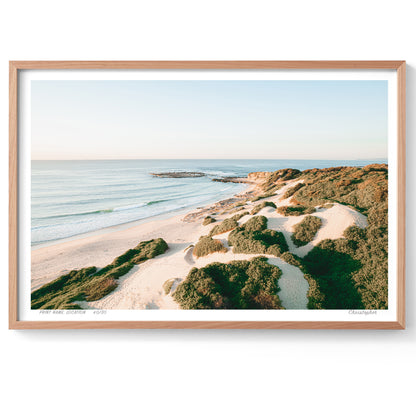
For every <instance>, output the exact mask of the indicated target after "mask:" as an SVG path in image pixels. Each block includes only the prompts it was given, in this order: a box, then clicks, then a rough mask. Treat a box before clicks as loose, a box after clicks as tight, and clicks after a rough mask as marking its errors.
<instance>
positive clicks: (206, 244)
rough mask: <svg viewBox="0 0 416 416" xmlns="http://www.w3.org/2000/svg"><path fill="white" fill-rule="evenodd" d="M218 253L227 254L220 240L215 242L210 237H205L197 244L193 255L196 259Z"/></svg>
mask: <svg viewBox="0 0 416 416" xmlns="http://www.w3.org/2000/svg"><path fill="white" fill-rule="evenodd" d="M216 252H220V253H226V252H227V249H226V248H225V247H224V245H223V244H222V243H221V241H220V240H214V239H213V238H212V237H210V236H203V237H201V238H200V239H199V241H198V242H197V243H196V244H195V248H194V251H193V255H194V256H195V257H204V256H208V254H211V253H216Z"/></svg>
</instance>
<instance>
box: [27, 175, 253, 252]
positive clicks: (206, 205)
mask: <svg viewBox="0 0 416 416" xmlns="http://www.w3.org/2000/svg"><path fill="white" fill-rule="evenodd" d="M239 179H245V178H239ZM224 182H232V183H239V184H241V185H243V184H245V185H247V186H246V188H245V189H243V190H241V191H240V192H237V193H232V194H229V196H228V197H226V198H225V199H220V200H217V199H215V200H212V201H211V202H210V201H207V202H206V203H204V205H203V206H201V207H200V205H201V204H200V203H197V204H193V205H190V206H188V207H183V208H177V209H174V210H171V211H167V212H164V213H161V214H156V215H152V216H149V217H146V218H141V219H138V220H134V221H128V222H124V223H121V224H116V225H110V226H108V227H103V228H99V229H97V230H93V231H87V232H84V233H79V234H75V235H73V236H69V237H63V238H59V239H56V240H49V241H43V242H39V243H36V244H34V245H31V252H33V251H35V250H39V249H41V248H45V247H52V246H54V245H57V244H63V243H66V242H69V241H76V240H79V239H83V238H87V237H91V236H98V235H101V234H109V233H112V232H115V231H122V230H125V229H127V228H131V227H135V226H136V225H140V224H144V223H146V222H149V221H158V220H163V219H169V218H174V217H177V216H181V215H182V214H184V215H187V214H191V213H193V212H194V211H198V210H204V209H209V208H210V207H211V206H213V205H215V204H218V203H221V202H223V201H228V200H230V199H232V198H237V197H238V196H239V195H242V194H244V193H247V192H249V191H250V190H252V189H255V188H256V186H257V184H254V183H253V182H252V181H248V180H245V181H241V182H235V181H233V180H228V181H224Z"/></svg>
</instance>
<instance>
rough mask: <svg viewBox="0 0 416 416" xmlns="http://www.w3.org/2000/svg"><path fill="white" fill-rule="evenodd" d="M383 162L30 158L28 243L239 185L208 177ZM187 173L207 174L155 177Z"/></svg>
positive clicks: (222, 193)
mask: <svg viewBox="0 0 416 416" xmlns="http://www.w3.org/2000/svg"><path fill="white" fill-rule="evenodd" d="M370 163H387V161H386V160H380V159H378V160H287V159H285V160H269V159H267V160H236V159H231V160H225V159H221V160H218V159H217V160H205V159H204V160H202V159H201V160H189V159H186V160H178V159H177V160H77V161H75V160H64V161H62V160H59V161H58V160H57V161H54V160H48V161H40V160H34V161H32V166H31V238H32V246H34V245H37V244H41V243H45V242H51V241H55V240H60V239H63V238H68V237H73V236H76V235H79V234H83V233H87V232H91V231H97V230H100V229H102V228H106V227H111V226H115V225H120V224H125V223H129V222H132V221H137V220H143V219H146V218H151V217H155V216H158V215H162V214H165V215H167V214H172V215H175V213H176V212H177V211H179V210H181V209H185V208H189V209H191V208H195V207H198V206H204V205H207V204H210V203H213V202H215V201H219V200H222V199H226V198H228V197H231V196H232V195H234V194H236V193H238V192H241V191H242V190H244V189H245V187H246V185H245V184H238V183H223V182H214V181H212V179H213V178H220V177H224V176H246V175H247V174H248V173H250V172H258V171H274V170H278V169H283V168H295V169H300V170H304V169H311V168H326V167H333V166H365V165H367V164H370ZM178 171H188V172H190V171H192V172H202V173H205V174H206V175H207V176H202V177H195V178H160V177H155V176H152V175H151V173H159V172H178Z"/></svg>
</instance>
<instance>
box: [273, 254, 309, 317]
mask: <svg viewBox="0 0 416 416" xmlns="http://www.w3.org/2000/svg"><path fill="white" fill-rule="evenodd" d="M268 262H269V263H270V264H273V265H274V266H277V267H279V269H280V270H281V271H282V276H281V277H280V279H279V287H280V292H279V293H278V296H279V298H280V301H281V302H282V306H283V307H284V308H285V309H307V305H308V298H307V293H308V290H309V283H308V281H307V280H306V279H305V277H304V275H303V273H302V272H301V270H300V269H299V268H298V267H296V266H292V265H290V264H287V263H286V262H284V261H283V260H282V259H279V258H276V257H269V259H268Z"/></svg>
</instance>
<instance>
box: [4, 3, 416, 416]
mask: <svg viewBox="0 0 416 416" xmlns="http://www.w3.org/2000/svg"><path fill="white" fill-rule="evenodd" d="M412 6H413V2H412V1H410V0H409V1H400V0H396V1H394V2H393V1H382V0H377V1H372V0H371V1H364V0H358V1H357V0H349V1H340V2H335V1H330V0H328V1H322V0H315V1H308V0H302V1H292V2H291V1H287V0H286V1H263V0H257V1H245V0H238V1H226V0H211V1H209V2H208V1H206V2H201V1H197V0H193V1H192V0H190V1H159V0H153V1H137V0H136V1H124V0H119V1H117V2H114V1H111V2H110V1H104V0H101V1H87V0H81V1H80V0H72V1H71V2H62V1H44V0H38V1H18V0H15V1H8V2H3V3H2V5H1V6H0V54H1V61H0V106H1V111H0V122H1V136H2V140H1V142H0V146H1V149H0V155H1V156H0V157H1V160H0V170H1V190H2V197H3V199H2V204H1V231H2V232H1V250H0V256H1V257H0V264H1V266H2V269H1V270H2V273H1V274H0V276H1V280H0V284H1V287H0V299H1V322H0V328H1V332H0V334H1V335H0V336H1V340H0V346H1V355H0V360H1V364H0V374H1V376H0V377H1V379H2V381H3V383H2V387H1V390H0V391H1V396H2V397H3V398H2V399H1V400H0V409H1V410H2V414H5V415H18V416H20V415H25V414H27V415H29V414H30V415H53V414H59V415H75V414H76V415H85V414H87V413H90V414H98V415H110V414H111V415H113V414H117V415H127V414H140V415H145V414H153V415H161V414H173V415H176V414H178V415H179V414H180V415H188V414H189V415H193V416H194V415H198V416H199V415H205V414H210V415H212V414H216V415H223V414H228V415H245V414H247V415H256V414H259V415H260V414H287V415H320V416H321V415H331V416H332V415H351V414H354V415H365V414H367V415H378V416H380V415H393V414H400V415H414V414H415V413H414V412H415V407H416V406H415V398H414V384H415V374H416V348H415V346H416V345H415V340H416V328H415V310H416V307H415V300H416V299H415V286H416V285H415V281H414V279H413V278H414V275H415V260H414V257H415V256H414V255H413V254H414V250H415V238H414V234H415V216H414V215H412V214H413V213H414V212H415V195H414V192H413V190H414V188H415V174H416V167H415V156H416V155H415V149H416V146H415V142H414V136H415V121H414V120H413V116H414V110H415V104H416V96H415V79H416V48H415V42H414V41H415V38H416V36H415V29H414V28H415V25H414V13H413V8H412ZM18 59H21V60H31V59H33V60H45V59H56V60H59V59H62V60H71V59H79V60H91V59H103V60H117V59H119V60H124V59H126V60H129V59H130V60H145V59H155V60H160V59H165V60H169V59H170V60H175V59H185V60H186V59H208V60H216V59H224V60H227V59H228V60H230V59H248V60H258V59H270V60H273V59H278V60H282V59H313V60H317V59H364V60H367V59H406V60H407V62H408V68H407V70H408V85H407V94H408V99H407V104H408V110H407V111H408V113H407V114H408V122H407V138H408V145H407V157H408V169H407V178H408V183H407V192H408V194H407V195H408V197H407V200H408V205H407V212H408V213H409V215H408V217H407V229H408V234H407V235H408V237H407V250H408V266H407V293H408V298H407V318H408V329H407V330H406V331H396V332H394V331H254V330H253V331H202V330H201V331H154V330H153V331H152V330H146V331H144V330H143V331H116V330H113V331H26V332H18V331H8V330H7V266H6V265H7V153H8V149H7V137H8V122H7V116H8V60H18Z"/></svg>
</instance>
